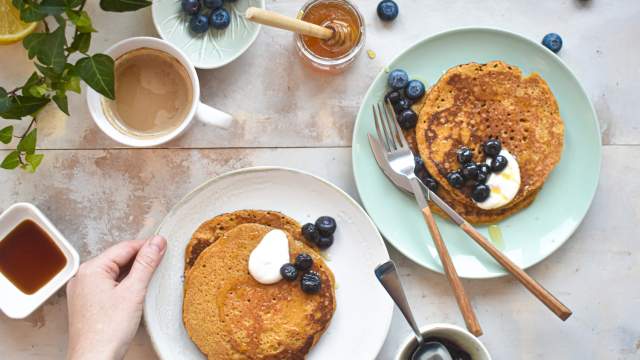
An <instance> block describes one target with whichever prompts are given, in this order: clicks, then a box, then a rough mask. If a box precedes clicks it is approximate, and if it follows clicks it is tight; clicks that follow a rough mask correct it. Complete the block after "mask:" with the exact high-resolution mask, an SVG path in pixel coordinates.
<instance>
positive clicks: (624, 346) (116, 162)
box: [0, 0, 640, 359]
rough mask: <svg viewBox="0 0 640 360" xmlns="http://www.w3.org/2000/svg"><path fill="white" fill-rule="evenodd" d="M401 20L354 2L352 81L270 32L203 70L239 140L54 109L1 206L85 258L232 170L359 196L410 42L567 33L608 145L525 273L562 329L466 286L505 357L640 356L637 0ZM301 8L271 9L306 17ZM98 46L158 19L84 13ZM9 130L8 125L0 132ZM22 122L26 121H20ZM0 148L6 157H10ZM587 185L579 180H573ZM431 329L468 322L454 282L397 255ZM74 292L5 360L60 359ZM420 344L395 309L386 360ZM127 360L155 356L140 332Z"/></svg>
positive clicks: (516, 288) (471, 7)
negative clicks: (121, 133)
mask: <svg viewBox="0 0 640 360" xmlns="http://www.w3.org/2000/svg"><path fill="white" fill-rule="evenodd" d="M398 2H399V4H400V16H399V18H398V19H397V20H396V21H395V22H394V23H393V24H391V25H383V24H382V23H381V22H380V21H379V20H378V19H377V17H376V15H375V6H376V4H377V2H376V1H374V0H366V1H365V0H362V1H357V3H358V5H359V7H360V8H361V10H362V11H363V13H364V14H365V18H366V21H367V24H368V25H367V29H368V38H367V44H366V49H371V50H373V51H375V53H376V54H377V57H376V58H375V59H369V58H368V57H367V56H366V55H363V56H360V57H359V58H358V60H357V61H356V63H355V64H354V65H353V66H352V68H350V69H349V70H348V71H347V72H346V73H344V74H342V75H339V76H320V75H318V74H317V73H315V72H312V71H310V70H309V69H308V68H306V67H303V66H302V64H301V63H300V62H299V60H298V59H297V58H296V57H295V56H294V48H293V42H292V36H291V35H290V34H288V33H285V32H283V31H280V30H274V29H263V30H262V32H261V33H260V35H259V37H258V39H257V41H256V43H255V44H254V45H253V46H252V47H251V48H250V49H249V50H248V51H247V52H246V53H245V54H244V55H243V56H242V57H240V58H239V59H238V60H236V61H235V62H234V63H232V64H230V65H228V66H226V67H224V68H222V69H218V70H208V71H199V75H200V81H201V85H202V96H203V101H205V102H206V103H209V104H212V105H215V106H216V107H219V108H221V109H223V110H226V111H228V112H230V113H232V114H233V115H234V117H235V118H236V122H235V123H234V125H233V126H232V127H231V129H230V130H227V131H225V130H218V129H215V128H212V127H209V126H205V125H200V124H197V125H195V126H193V127H192V128H191V129H190V130H189V131H188V133H186V134H185V135H184V136H183V137H181V138H180V139H178V140H176V141H173V142H171V143H169V144H168V145H166V146H164V147H162V148H156V149H135V150H134V149H127V148H124V147H122V146H120V145H118V144H116V143H114V142H113V141H111V140H109V139H108V138H107V137H106V136H104V135H103V134H102V133H101V132H100V131H99V130H98V128H97V127H96V126H95V125H94V123H93V122H92V121H91V119H90V117H89V115H88V110H87V108H86V105H85V102H84V97H83V96H77V95H73V96H72V97H71V99H70V108H71V113H72V116H71V117H70V118H68V119H67V118H65V117H64V116H63V115H61V114H60V113H59V112H57V111H56V110H55V109H48V110H47V111H46V114H47V115H46V116H43V117H42V120H41V121H40V124H39V126H40V128H39V130H40V131H39V135H40V139H39V147H40V148H41V149H43V150H42V152H43V153H44V154H45V160H44V162H43V164H42V166H41V167H40V169H39V170H38V172H37V173H36V174H35V175H29V174H25V173H22V172H19V171H14V172H9V171H0V189H1V190H0V210H2V209H4V208H6V207H8V206H9V205H11V204H12V203H14V202H16V201H30V202H33V203H34V204H36V205H37V206H39V207H40V208H41V209H42V210H43V211H44V212H45V213H47V215H49V217H50V218H51V219H52V220H53V221H54V223H56V224H57V225H58V227H59V228H60V230H61V231H62V232H63V233H64V234H65V235H66V236H67V237H68V238H69V239H70V240H71V241H72V242H73V244H74V245H75V246H76V247H77V249H78V250H79V252H80V253H81V256H82V258H83V259H87V258H89V257H91V256H93V255H95V254H97V253H99V252H100V251H101V250H103V249H104V248H106V247H107V246H109V245H111V244H112V243H114V242H115V241H118V240H121V239H129V238H138V237H144V236H148V235H149V234H151V233H152V232H153V230H154V228H155V227H156V226H157V224H158V222H159V221H160V220H161V219H162V217H163V216H164V215H165V214H166V213H167V211H168V210H169V209H170V208H171V206H172V205H173V204H174V203H175V202H176V201H177V200H178V199H180V198H181V197H182V196H183V195H185V194H186V193H187V192H189V191H190V190H191V189H192V188H194V187H195V186H197V185H198V184H200V183H201V182H203V181H205V180H207V179H209V178H211V177H213V176H216V175H218V174H221V173H224V172H226V171H229V170H234V169H239V168H243V167H247V166H254V165H282V166H289V167H294V168H299V169H302V170H305V171H309V172H311V173H314V174H316V175H319V176H321V177H324V178H326V179H328V180H329V181H332V182H333V183H335V184H337V185H338V186H339V187H341V188H342V189H344V190H345V191H347V192H348V193H349V194H351V195H352V196H354V197H356V198H357V191H356V189H355V184H354V181H353V176H352V172H351V149H350V145H351V133H352V130H353V124H354V121H355V114H356V111H357V109H358V106H359V104H360V101H361V99H362V97H363V95H364V92H365V91H366V89H367V87H368V86H369V84H370V82H371V80H372V79H373V77H374V76H375V75H376V73H377V72H378V71H379V70H380V69H381V68H383V67H384V66H385V64H386V63H387V62H389V61H390V60H391V59H392V58H393V57H394V56H395V55H396V54H398V53H399V52H400V51H401V50H402V49H404V48H406V47H407V46H408V45H410V44H412V43H414V42H415V41H417V40H419V39H422V38H424V37H426V36H429V35H432V34H434V33H437V32H440V31H443V30H447V29H450V28H455V27H461V26H474V25H482V26H495V27H500V28H504V29H507V30H511V31H515V32H518V33H521V34H523V35H525V36H528V37H530V38H532V39H535V40H538V39H540V38H542V36H543V35H544V34H545V33H547V32H551V31H554V32H558V33H559V34H561V35H562V37H563V39H564V43H565V45H564V46H565V47H564V48H563V49H562V52H561V54H560V56H561V57H562V58H563V59H564V60H565V61H566V62H567V64H569V66H570V67H571V68H572V69H573V70H574V71H575V72H576V74H577V76H578V78H579V79H580V80H581V82H582V84H583V85H584V86H585V88H586V90H587V93H588V95H589V97H590V98H591V100H592V102H593V103H594V105H595V108H596V111H597V113H598V117H599V121H600V125H601V128H602V140H603V143H604V151H603V156H604V158H603V162H602V164H603V165H602V172H601V177H600V187H599V190H598V193H597V195H596V198H595V201H594V203H593V206H592V208H591V210H590V211H589V213H588V215H587V217H586V219H585V221H584V223H583V224H582V225H581V226H580V228H579V229H578V231H577V232H576V233H575V235H574V236H573V237H572V238H571V239H570V240H569V241H568V242H567V244H566V245H565V246H563V247H562V248H561V249H560V250H559V251H558V252H556V253H555V254H554V255H552V256H551V257H550V258H549V259H547V260H546V261H544V262H542V263H541V264H539V265H537V266H535V267H534V268H532V269H530V271H529V273H530V274H531V275H533V276H534V277H535V278H536V279H538V280H539V281H540V282H541V283H542V284H544V285H545V286H546V287H547V288H548V289H549V290H551V291H552V292H554V293H555V294H556V295H557V296H558V297H559V298H560V299H561V300H562V301H564V302H565V303H566V304H567V305H569V306H570V307H571V309H572V310H573V312H574V315H573V316H572V317H571V318H570V319H569V320H568V321H567V322H566V323H562V322H561V321H559V320H558V319H557V318H555V316H554V315H553V314H552V313H550V312H549V311H547V310H546V308H544V306H543V305H541V304H540V303H539V302H537V301H536V300H535V299H534V298H533V297H532V296H531V295H530V294H529V293H528V292H526V290H524V289H523V288H522V287H521V286H520V285H519V284H518V283H517V282H516V281H514V280H512V279H511V278H508V277H507V278H501V279H494V280H476V281H465V286H466V289H467V292H468V293H469V294H470V296H471V298H472V303H473V305H474V307H475V309H476V311H477V315H478V318H479V320H480V322H481V324H482V326H483V328H484V331H485V335H484V336H483V337H482V338H481V340H482V341H483V342H484V343H485V344H486V345H487V347H488V348H489V350H490V351H491V353H492V354H493V356H494V358H495V359H639V358H640V310H639V309H640V241H639V240H638V231H637V230H636V227H637V225H638V224H639V220H640V188H639V186H638V184H640V181H639V180H638V179H640V161H639V160H638V159H639V158H640V146H639V145H640V125H639V124H640V122H639V120H638V114H639V113H640V101H639V100H638V99H639V98H638V96H639V94H640V47H639V46H638V39H639V38H640V2H639V1H637V0H618V1H604V0H591V1H579V0H558V1H527V0H512V1H508V0H502V1H499V0H484V1H475V0H455V1H454V0H451V1H443V0H439V1H434V0H398ZM302 3H303V1H302V0H296V1H293V0H278V1H275V0H274V1H268V2H267V6H268V8H270V9H272V10H276V11H280V12H283V13H287V14H290V15H294V14H295V13H296V12H297V9H298V8H299V7H300V6H301V4H302ZM88 10H89V12H90V13H91V15H92V17H93V19H94V25H95V27H96V28H97V29H98V30H99V31H100V32H99V33H97V34H95V35H94V39H93V43H92V51H101V50H104V49H105V48H107V47H108V46H110V45H111V44H113V43H115V42H116V41H118V40H121V39H124V38H128V37H132V36H138V35H149V36H157V34H156V32H155V30H154V28H153V25H152V21H151V12H150V9H144V10H141V11H138V12H135V13H128V14H114V13H103V12H101V11H100V10H99V9H98V7H97V5H96V4H93V2H92V4H91V5H89V6H88ZM0 65H1V66H0V69H1V70H0V85H2V86H3V87H5V88H7V89H8V88H12V87H13V86H15V85H19V84H20V83H21V82H23V81H24V80H25V79H26V78H27V77H28V75H29V74H30V72H31V71H32V67H31V64H30V62H29V61H27V57H26V52H25V51H24V49H23V48H22V47H21V45H20V44H18V45H13V46H8V47H7V46H5V47H0ZM0 124H1V122H0ZM16 124H17V125H18V127H19V126H20V123H16ZM2 149H6V147H0V157H4V156H5V155H6V153H7V150H2ZM577 176H578V175H577ZM389 250H390V254H391V257H392V258H393V259H394V260H396V261H397V263H398V264H399V266H400V272H401V275H402V280H403V282H404V284H405V288H406V289H407V291H408V295H409V300H410V302H411V305H412V306H413V308H414V311H415V313H416V317H417V320H418V322H419V323H421V324H426V323H432V322H448V323H453V324H458V325H463V322H462V319H461V317H460V314H459V312H458V310H457V307H456V305H455V301H454V300H453V297H452V296H451V292H450V289H449V286H448V284H447V282H446V280H445V278H444V277H443V276H441V275H439V274H435V273H433V272H430V271H428V270H424V269H422V268H420V267H418V266H417V265H415V264H413V263H412V262H411V261H409V260H408V259H406V258H405V257H404V256H402V255H400V254H399V253H397V252H396V251H395V250H393V249H392V248H390V249H389ZM66 329H67V320H66V299H65V295H64V292H59V293H58V294H57V295H55V296H54V297H53V298H51V299H50V300H49V301H48V302H47V303H46V305H45V306H44V307H42V308H41V309H39V310H37V311H36V312H35V313H34V314H33V315H32V316H30V317H29V318H28V319H26V320H20V321H18V320H10V319H8V318H6V317H3V316H2V315H0V349H1V350H0V354H1V355H0V358H3V359H57V358H64V355H65V348H66V338H67V335H66V334H67V330H66ZM408 334H409V328H408V326H406V325H405V323H404V320H403V319H402V318H401V316H400V314H399V312H397V311H396V313H395V314H394V319H393V324H392V327H391V331H390V333H389V337H388V338H387V341H386V343H385V345H384V348H383V349H382V352H381V353H380V355H379V357H378V358H379V359H390V358H391V357H392V355H393V354H394V353H395V350H396V347H397V346H398V344H399V343H400V341H401V339H403V338H404V337H405V336H407V335H408ZM127 358H128V359H155V358H156V356H155V354H154V351H153V349H152V348H151V346H150V342H149V339H148V336H147V334H146V332H145V331H144V329H141V330H140V331H139V333H138V335H137V336H136V339H135V341H134V344H133V346H132V347H131V349H130V351H129V353H128V355H127Z"/></svg>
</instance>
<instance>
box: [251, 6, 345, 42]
mask: <svg viewBox="0 0 640 360" xmlns="http://www.w3.org/2000/svg"><path fill="white" fill-rule="evenodd" d="M244 16H245V17H246V18H247V20H249V21H253V22H256V23H259V24H263V25H267V26H273V27H277V28H280V29H284V30H289V31H293V32H295V33H298V34H302V35H308V36H312V37H316V38H320V39H324V40H327V39H329V38H331V37H332V36H333V30H331V29H328V28H326V27H324V26H320V25H316V24H312V23H310V22H306V21H302V20H298V19H294V18H291V17H288V16H284V15H282V14H278V13H277V12H273V11H269V10H264V9H260V8H257V7H250V8H248V9H247V11H246V12H245V14H244Z"/></svg>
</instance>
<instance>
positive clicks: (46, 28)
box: [42, 19, 51, 32]
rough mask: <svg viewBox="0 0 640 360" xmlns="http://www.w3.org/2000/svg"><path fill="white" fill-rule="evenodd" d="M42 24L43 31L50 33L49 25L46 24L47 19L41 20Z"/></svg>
mask: <svg viewBox="0 0 640 360" xmlns="http://www.w3.org/2000/svg"><path fill="white" fill-rule="evenodd" d="M42 23H43V24H44V30H45V31H46V32H51V31H50V30H49V23H48V22H47V19H42Z"/></svg>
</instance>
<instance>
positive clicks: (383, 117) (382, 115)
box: [377, 103, 396, 152]
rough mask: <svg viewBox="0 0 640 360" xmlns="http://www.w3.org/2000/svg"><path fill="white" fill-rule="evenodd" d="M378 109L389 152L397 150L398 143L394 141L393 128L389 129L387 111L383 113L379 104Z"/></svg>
mask: <svg viewBox="0 0 640 360" xmlns="http://www.w3.org/2000/svg"><path fill="white" fill-rule="evenodd" d="M377 107H378V115H379V116H380V122H381V123H382V131H383V132H384V137H385V141H386V142H387V144H388V145H387V146H388V148H387V152H389V151H394V150H396V143H395V141H394V140H393V135H391V127H389V124H388V121H387V117H386V111H384V112H383V111H382V109H381V108H380V104H379V103H378V104H377Z"/></svg>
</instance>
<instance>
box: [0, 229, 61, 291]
mask: <svg viewBox="0 0 640 360" xmlns="http://www.w3.org/2000/svg"><path fill="white" fill-rule="evenodd" d="M66 264H67V258H66V257H65V255H64V254H63V253H62V251H61V250H60V248H59V247H58V245H56V243H55V242H54V241H53V239H51V236H49V234H47V232H46V231H44V230H43V229H42V228H41V227H40V226H39V225H38V224H36V223H35V222H33V221H31V220H25V221H23V222H21V223H20V224H18V226H16V227H15V228H14V229H13V230H11V232H10V233H9V234H8V235H7V236H6V237H5V238H4V239H2V241H0V273H2V275H4V276H5V277H6V278H7V279H8V280H9V281H11V283H12V284H13V285H14V286H15V287H16V288H18V289H19V290H20V291H22V292H23V293H25V294H27V295H31V294H33V293H35V292H36V291H38V290H39V289H40V288H41V287H43V286H44V285H45V284H47V283H48V282H49V281H50V280H51V279H53V277H54V276H55V275H56V274H58V273H59V272H60V271H62V269H64V267H65V266H66Z"/></svg>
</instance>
